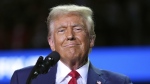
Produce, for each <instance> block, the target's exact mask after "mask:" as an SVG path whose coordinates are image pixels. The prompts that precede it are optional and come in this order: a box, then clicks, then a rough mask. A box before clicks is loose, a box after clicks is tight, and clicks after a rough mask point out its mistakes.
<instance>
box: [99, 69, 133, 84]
mask: <svg viewBox="0 0 150 84" xmlns="http://www.w3.org/2000/svg"><path fill="white" fill-rule="evenodd" d="M101 71H102V75H104V76H105V77H107V78H108V80H110V81H113V82H119V83H120V84H130V83H131V81H130V79H129V78H128V77H127V76H126V75H124V74H120V73H116V72H112V71H108V70H101Z"/></svg>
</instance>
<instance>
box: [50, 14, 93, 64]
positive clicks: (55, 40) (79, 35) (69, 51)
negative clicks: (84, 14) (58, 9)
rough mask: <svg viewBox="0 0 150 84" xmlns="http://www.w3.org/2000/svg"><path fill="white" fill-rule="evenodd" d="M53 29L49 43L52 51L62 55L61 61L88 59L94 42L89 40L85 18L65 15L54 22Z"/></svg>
mask: <svg viewBox="0 0 150 84" xmlns="http://www.w3.org/2000/svg"><path fill="white" fill-rule="evenodd" d="M53 27H54V30H53V32H52V36H51V37H50V38H49V39H48V41H49V44H50V47H51V49H52V50H53V51H57V52H58V53H59V54H60V55H61V59H60V60H62V61H77V60H78V61H79V60H84V59H86V58H87V57H88V52H89V49H90V48H91V47H93V45H94V41H91V40H90V38H89V33H88V30H87V26H86V24H85V22H84V20H83V18H81V17H80V16H78V15H75V14H68V15H63V16H60V17H58V18H56V19H55V20H54V22H53Z"/></svg>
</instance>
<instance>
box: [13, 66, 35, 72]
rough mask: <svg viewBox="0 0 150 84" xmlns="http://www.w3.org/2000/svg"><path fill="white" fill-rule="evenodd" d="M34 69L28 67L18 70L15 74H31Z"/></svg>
mask: <svg viewBox="0 0 150 84" xmlns="http://www.w3.org/2000/svg"><path fill="white" fill-rule="evenodd" d="M32 68H33V66H28V67H25V68H21V69H18V70H16V71H15V72H17V73H22V72H30V71H31V70H32Z"/></svg>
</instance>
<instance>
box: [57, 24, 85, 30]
mask: <svg viewBox="0 0 150 84" xmlns="http://www.w3.org/2000/svg"><path fill="white" fill-rule="evenodd" d="M66 27H67V26H66V25H60V26H58V27H57V28H56V29H60V28H66ZM71 27H83V28H84V25H82V24H73V25H71Z"/></svg>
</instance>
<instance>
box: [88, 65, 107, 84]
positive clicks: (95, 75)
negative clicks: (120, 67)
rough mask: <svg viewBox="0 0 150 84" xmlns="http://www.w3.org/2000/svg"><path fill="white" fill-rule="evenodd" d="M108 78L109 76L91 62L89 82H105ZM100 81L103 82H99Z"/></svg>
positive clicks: (90, 83) (89, 83) (93, 83)
mask: <svg viewBox="0 0 150 84" xmlns="http://www.w3.org/2000/svg"><path fill="white" fill-rule="evenodd" d="M106 80H107V78H106V77H105V76H104V75H103V73H102V72H101V71H100V70H99V69H96V68H95V67H94V66H92V64H91V63H90V65H89V71H88V78H87V84H105V82H106ZM98 81H100V82H101V83H97V82H98Z"/></svg>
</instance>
